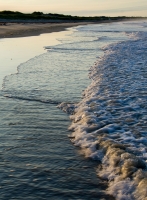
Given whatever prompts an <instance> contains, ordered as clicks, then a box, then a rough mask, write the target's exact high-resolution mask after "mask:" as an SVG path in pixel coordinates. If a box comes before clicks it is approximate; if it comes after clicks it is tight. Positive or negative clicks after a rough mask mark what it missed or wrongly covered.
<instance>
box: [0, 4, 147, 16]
mask: <svg viewBox="0 0 147 200" xmlns="http://www.w3.org/2000/svg"><path fill="white" fill-rule="evenodd" d="M0 10H1V11H2V10H12V11H20V12H25V13H32V12H34V11H40V12H44V13H60V14H68V15H78V16H146V17H147V0H0Z"/></svg>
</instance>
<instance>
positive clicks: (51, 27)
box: [0, 22, 91, 38]
mask: <svg viewBox="0 0 147 200" xmlns="http://www.w3.org/2000/svg"><path fill="white" fill-rule="evenodd" d="M90 23H91V22H76V23H0V38H14V37H27V36H37V35H40V34H42V33H51V32H59V31H64V30H65V29H66V28H69V27H74V26H78V25H86V24H90Z"/></svg>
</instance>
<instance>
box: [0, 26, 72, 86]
mask: <svg viewBox="0 0 147 200" xmlns="http://www.w3.org/2000/svg"><path fill="white" fill-rule="evenodd" d="M71 32H72V30H71V29H69V30H67V31H61V32H54V33H46V34H41V35H39V36H31V37H20V38H6V39H0V85H2V82H3V78H4V77H5V76H6V75H9V74H11V73H15V72H16V69H17V67H18V65H19V64H21V63H23V62H25V61H27V60H29V59H31V58H33V57H35V56H37V55H40V54H42V53H45V51H46V50H44V46H53V45H57V44H59V43H60V41H58V40H57V39H58V38H62V39H63V38H64V37H67V36H66V35H67V33H68V34H70V33H71Z"/></svg>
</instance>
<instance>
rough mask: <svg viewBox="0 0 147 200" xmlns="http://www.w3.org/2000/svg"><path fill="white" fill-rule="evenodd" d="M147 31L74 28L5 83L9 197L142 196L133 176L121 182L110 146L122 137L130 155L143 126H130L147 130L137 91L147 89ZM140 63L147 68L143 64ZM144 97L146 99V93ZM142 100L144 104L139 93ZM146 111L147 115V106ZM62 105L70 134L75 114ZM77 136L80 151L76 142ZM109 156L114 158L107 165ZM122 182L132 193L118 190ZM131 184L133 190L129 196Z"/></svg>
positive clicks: (135, 26)
mask: <svg viewBox="0 0 147 200" xmlns="http://www.w3.org/2000/svg"><path fill="white" fill-rule="evenodd" d="M144 25H146V23H144V22H128V23H112V24H99V25H88V26H81V27H78V28H75V29H73V32H72V33H69V35H68V36H67V37H65V38H64V39H63V38H62V39H59V41H60V42H61V44H58V45H56V46H51V45H50V46H48V44H46V45H45V46H46V50H47V52H46V53H44V54H41V55H39V56H36V57H33V58H31V59H30V60H28V61H27V62H25V63H22V64H20V65H19V66H18V71H17V73H16V74H11V75H8V76H6V77H5V78H4V80H3V85H2V86H3V88H2V91H1V93H0V110H1V119H0V124H1V129H0V141H2V142H1V146H0V151H1V161H0V162H1V166H2V168H1V171H2V173H1V179H2V182H1V185H0V187H1V194H2V198H3V199H26V198H27V199H34V198H35V197H36V198H39V199H111V198H112V197H111V196H109V194H110V195H114V196H115V197H116V199H133V198H134V197H133V196H129V195H128V193H129V194H130V193H131V191H133V192H134V191H135V189H134V188H135V185H134V183H133V182H131V183H130V182H129V181H130V180H129V179H128V178H130V177H129V176H126V177H123V178H124V179H123V181H122V182H120V180H118V179H117V173H118V171H117V172H115V170H114V166H116V167H117V169H118V166H117V162H118V161H119V160H118V158H117V156H116V155H114V154H111V152H110V151H109V150H107V147H108V146H112V145H113V146H114V144H111V142H112V140H115V138H116V141H115V143H117V147H118V145H120V146H119V147H121V149H124V148H125V147H124V146H121V145H124V144H125V145H127V147H128V150H129V151H128V150H127V153H128V152H129V153H130V152H132V151H134V149H131V145H130V141H132V140H134V138H133V139H132V135H131V133H130V132H129V131H131V129H130V127H133V128H134V129H136V127H134V125H136V124H135V123H136V121H135V123H133V121H131V120H137V127H140V126H141V127H142V128H143V127H144V128H145V126H144V123H143V124H140V122H142V120H141V121H140V115H139V112H140V110H139V109H140V108H139V107H137V106H138V105H136V100H135V98H133V97H132V93H130V92H131V91H132V92H134V91H138V90H140V88H142V86H143V84H144V86H145V83H146V82H144V79H143V82H141V83H142V84H140V83H139V82H140V77H139V73H140V72H141V73H143V75H144V77H145V68H142V67H145V65H146V61H145V54H143V53H145V52H146V51H143V53H142V52H141V57H139V58H138V57H137V56H136V60H134V58H135V57H134V56H133V55H134V54H133V53H134V52H133V51H134V49H135V48H136V46H135V45H136V44H137V43H135V42H136V41H137V40H138V37H139V38H140V37H141V38H142V37H143V35H139V33H138V34H137V32H138V31H142V32H143V31H144V30H145V27H144ZM140 34H141V32H140ZM123 41H125V42H123ZM132 43H133V45H132ZM110 44H113V45H112V47H111V46H108V45H110ZM139 45H140V43H139ZM126 47H127V48H126ZM140 47H141V48H140V49H138V53H139V51H141V49H142V47H143V48H144V49H146V47H145V46H143V44H142V46H140ZM103 54H104V56H103ZM121 55H123V56H121ZM124 55H125V56H126V57H124ZM137 55H138V54H137ZM141 59H144V62H141V63H140V64H139V62H140V60H141ZM97 60H98V61H97ZM138 60H139V61H138ZM134 62H135V63H138V64H137V67H138V66H139V67H140V66H141V68H142V70H141V71H140V70H139V71H138V70H137V69H138V68H137V67H134V64H135V63H134ZM91 66H93V67H91ZM132 66H133V68H132ZM90 67H91V68H90ZM88 73H89V76H90V78H91V80H90V79H88ZM132 75H133V76H132ZM136 78H137V79H138V82H137V83H139V86H140V87H138V88H137V87H136V81H137V79H136ZM134 80H135V81H134ZM91 81H92V83H91ZM90 83H91V84H90ZM120 83H121V84H120ZM132 83H133V84H132ZM88 85H90V86H89V87H88V88H87V86H88ZM131 86H133V87H131ZM86 88H87V89H86ZM128 88H131V89H128ZM136 88H137V90H135V89H136ZM143 88H145V87H143ZM85 89H86V90H85ZM84 90H85V91H84ZM83 91H84V93H83V97H82V99H81V96H82V92H83ZM142 91H143V93H144V94H145V89H143V90H142ZM120 94H121V95H120ZM135 97H136V98H137V99H138V101H139V102H140V101H141V99H140V98H138V96H136V93H135ZM122 98H123V99H122ZM143 98H145V97H143ZM138 101H137V102H138ZM78 102H79V103H78ZM128 102H131V105H129V106H128ZM137 104H138V103H137ZM132 105H133V106H132ZM139 105H140V104H139ZM141 105H144V107H143V110H141V112H142V113H143V114H142V116H143V117H145V115H144V112H145V104H141ZM57 106H58V107H60V108H61V109H63V110H64V111H66V112H67V113H68V114H73V115H71V120H72V121H73V122H72V125H71V127H70V130H68V127H69V126H70V123H71V122H70V121H69V117H68V115H66V114H65V113H63V112H62V111H61V110H59V109H58V108H57ZM132 107H133V108H132ZM122 108H123V109H122ZM132 109H133V113H132ZM135 109H136V110H137V109H138V110H137V112H135V111H134V110H135ZM126 113H127V114H128V115H127V117H126V115H125V114H126ZM130 113H131V114H132V115H131V116H132V118H131V119H130ZM133 114H134V115H133ZM133 116H134V118H133ZM124 120H126V122H125V123H124V124H123V123H122V122H124ZM143 120H144V121H145V118H143ZM123 129H124V130H125V131H126V132H125V131H123ZM71 131H72V132H73V131H74V132H73V133H72V134H71ZM139 131H140V130H139ZM70 134H71V136H70V139H71V140H72V142H73V143H74V144H75V145H76V146H77V148H75V147H74V146H73V145H72V143H71V142H70V140H69V138H68V135H70ZM129 134H130V135H129ZM136 134H138V133H136ZM144 134H145V131H144ZM130 137H131V138H130ZM135 137H139V136H138V135H136V136H135ZM144 137H145V136H144ZM103 140H104V141H105V142H103ZM99 141H100V142H99ZM121 141H122V142H121ZM141 141H142V137H140V138H139V142H141ZM118 143H119V144H118ZM136 143H138V141H137V140H135V144H136ZM139 144H143V143H142V142H141V143H139ZM129 145H130V146H129ZM133 145H134V143H133ZM79 147H80V148H79ZM115 147H116V144H115ZM133 147H134V146H133ZM105 150H107V154H106V155H105ZM110 150H111V151H113V150H114V151H115V152H116V151H118V149H110ZM118 152H120V151H118ZM140 152H141V151H140V149H139V153H140ZM136 153H137V152H136V150H135V153H134V155H135V154H136ZM144 153H145V152H144ZM84 155H85V156H86V158H85V157H84ZM109 155H112V156H110V158H112V160H111V159H107V157H108V158H109ZM120 155H121V154H119V156H120ZM126 156H127V155H126ZM135 156H136V155H135ZM138 156H140V154H138ZM113 158H114V159H113ZM100 162H102V165H100ZM121 162H122V161H121ZM98 166H99V168H98ZM100 166H102V168H100ZM142 166H144V164H142ZM135 167H136V166H135ZM97 171H98V175H99V177H100V178H98V177H97V175H96V173H97ZM124 171H125V169H124ZM115 177H116V179H115ZM125 178H126V179H125ZM107 180H109V188H108V189H107V187H108V182H107ZM113 180H115V181H114V184H113ZM131 181H132V180H131ZM118 183H119V184H118ZM117 184H118V185H119V186H118V188H121V191H123V192H124V193H125V195H123V194H122V193H120V190H119V189H118V188H117V187H115V185H117ZM128 186H129V187H130V188H131V189H130V190H128V193H127V192H126V189H125V188H126V187H128ZM131 186H132V187H131ZM122 187H123V188H122ZM106 189H107V190H106ZM20 191H21V192H20ZM117 194H118V195H117ZM136 198H137V197H136ZM112 199H113V198H112ZM138 199H139V198H138ZM142 199H143V198H142Z"/></svg>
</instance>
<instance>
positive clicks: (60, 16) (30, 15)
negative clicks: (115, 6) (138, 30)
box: [0, 10, 141, 21]
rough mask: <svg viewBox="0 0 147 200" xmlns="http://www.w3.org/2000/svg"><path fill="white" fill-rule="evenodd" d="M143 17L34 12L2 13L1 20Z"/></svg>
mask: <svg viewBox="0 0 147 200" xmlns="http://www.w3.org/2000/svg"><path fill="white" fill-rule="evenodd" d="M132 18H141V17H125V16H120V17H106V16H95V17H81V16H71V15H63V14H53V13H48V14H44V13H43V12H33V13H28V14H27V13H21V12H18V11H16V12H14V11H7V10H5V11H1V12H0V19H10V20H65V21H66V20H72V21H100V20H120V19H132Z"/></svg>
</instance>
